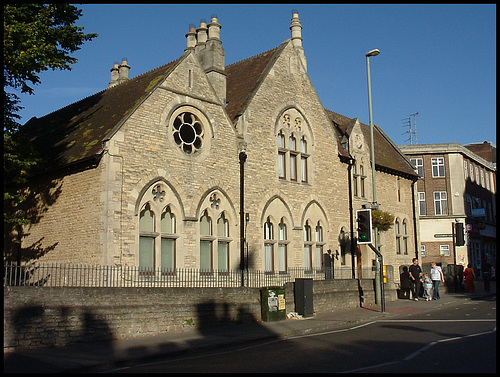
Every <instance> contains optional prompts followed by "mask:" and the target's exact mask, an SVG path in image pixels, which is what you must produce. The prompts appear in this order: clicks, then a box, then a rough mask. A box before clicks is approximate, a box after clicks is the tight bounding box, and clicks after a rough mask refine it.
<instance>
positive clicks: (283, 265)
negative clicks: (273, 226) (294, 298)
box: [278, 218, 288, 273]
mask: <svg viewBox="0 0 500 377" xmlns="http://www.w3.org/2000/svg"><path fill="white" fill-rule="evenodd" d="M287 246H288V238H287V229H286V224H285V221H284V219H283V218H282V219H281V221H280V223H279V225H278V263H279V265H278V270H279V272H280V273H286V272H287V268H288V255H287Z"/></svg>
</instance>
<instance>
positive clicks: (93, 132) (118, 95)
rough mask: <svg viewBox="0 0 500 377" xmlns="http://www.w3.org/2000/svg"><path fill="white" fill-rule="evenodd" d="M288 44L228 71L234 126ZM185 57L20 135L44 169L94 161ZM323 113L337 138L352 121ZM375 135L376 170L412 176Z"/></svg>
mask: <svg viewBox="0 0 500 377" xmlns="http://www.w3.org/2000/svg"><path fill="white" fill-rule="evenodd" d="M289 41H290V40H287V41H285V42H283V43H282V44H281V46H279V47H277V48H275V49H272V50H269V51H267V52H264V53H262V54H259V55H256V56H253V57H251V58H248V59H245V60H243V61H240V62H237V63H234V64H232V65H229V66H227V67H226V77H227V84H226V87H227V89H226V96H227V98H226V101H227V106H226V111H227V113H228V115H229V118H230V119H231V121H232V122H233V123H235V122H236V120H237V118H238V116H240V115H241V114H242V113H243V112H244V111H245V109H246V107H247V106H248V104H249V103H250V101H251V99H252V97H253V95H254V93H255V92H256V91H257V90H258V88H259V85H260V83H261V82H262V80H263V79H264V78H265V77H266V73H267V72H268V71H269V69H270V68H271V67H272V63H273V61H274V60H276V59H277V58H278V57H279V55H280V53H281V51H282V50H283V49H284V48H285V46H286V44H287V43H288V42H289ZM184 56H185V55H183V57H184ZM183 57H181V58H179V59H177V60H175V61H173V62H171V63H168V64H166V65H163V66H161V67H159V68H156V69H154V70H152V71H149V72H147V73H144V74H143V75H140V76H138V77H135V78H133V79H130V80H128V81H126V82H124V83H122V84H119V85H116V86H114V87H112V88H109V89H106V90H104V91H102V92H99V93H97V94H94V95H92V96H89V97H87V98H84V99H82V100H81V101H78V102H75V103H73V104H71V105H69V106H66V107H64V108H62V109H60V110H57V111H55V112H53V113H50V114H48V115H45V116H43V117H41V118H36V117H35V118H33V119H31V120H30V121H28V122H27V123H26V124H25V126H24V127H22V129H23V132H25V133H26V134H27V135H30V136H29V141H30V142H31V143H33V145H34V146H35V148H36V149H38V150H39V151H41V153H42V154H43V155H44V156H45V157H47V160H48V161H49V163H48V166H47V169H54V168H60V167H63V166H68V165H72V164H76V163H78V162H82V161H87V160H91V159H93V158H97V157H98V156H100V154H101V153H102V151H103V150H102V142H103V141H105V140H106V138H107V137H108V135H110V134H111V133H112V132H113V131H114V130H115V129H117V128H118V127H119V126H120V125H121V124H122V123H123V122H124V121H125V120H126V117H127V115H129V114H131V113H132V112H133V109H134V108H135V107H136V106H138V105H139V104H140V103H141V101H142V100H143V99H144V98H145V97H146V96H147V94H148V93H149V92H150V91H151V90H152V89H153V88H154V87H155V86H156V85H158V84H159V82H160V81H162V79H163V78H164V77H165V76H166V75H168V74H169V73H170V72H171V71H172V70H173V68H174V67H175V66H176V65H177V64H179V62H180V61H181V60H182V58H183ZM325 110H326V109H325ZM326 113H327V115H328V116H329V118H330V119H331V120H332V121H333V122H334V124H335V125H336V127H337V129H338V131H339V135H341V136H342V135H343V134H344V133H345V131H346V130H347V128H348V126H349V124H350V122H352V121H353V120H354V119H352V118H348V117H346V116H343V115H341V114H338V113H335V112H333V111H329V110H326ZM362 130H363V133H364V134H365V138H366V140H369V127H368V126H367V125H364V124H362ZM376 130H377V132H376V133H375V145H376V146H378V145H380V146H382V147H380V148H378V147H377V148H376V150H375V160H376V163H377V166H378V167H385V168H387V169H389V170H392V171H395V172H401V173H404V174H408V175H412V176H415V173H414V171H413V170H412V168H411V166H410V165H409V162H408V161H407V160H406V159H405V158H404V157H403V156H402V155H401V154H400V153H399V152H397V148H396V147H395V146H394V144H393V143H392V142H391V141H390V139H389V138H388V137H387V135H385V133H383V131H381V130H379V129H378V128H376ZM337 141H338V145H339V154H340V155H341V156H344V157H348V156H349V153H348V152H347V151H346V150H345V149H344V148H343V147H342V145H341V144H340V138H338V140H337Z"/></svg>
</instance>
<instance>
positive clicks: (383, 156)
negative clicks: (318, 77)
mask: <svg viewBox="0 0 500 377" xmlns="http://www.w3.org/2000/svg"><path fill="white" fill-rule="evenodd" d="M326 113H327V114H328V116H329V118H330V120H331V121H332V122H333V124H334V125H335V126H336V127H337V129H339V130H340V133H341V134H342V135H343V134H346V133H347V134H348V133H349V132H351V129H350V126H351V125H352V124H354V122H355V120H356V118H348V117H346V116H344V115H341V114H338V113H335V112H333V111H330V110H326ZM359 124H360V127H361V132H362V133H363V136H364V138H365V140H368V141H369V140H370V138H371V136H370V126H368V125H366V124H364V123H361V122H359ZM347 136H349V135H347ZM373 139H374V141H373V144H374V147H375V166H376V167H378V168H379V169H381V170H387V171H390V172H399V173H402V174H403V175H405V176H408V177H412V178H415V179H417V178H418V174H416V173H415V171H414V170H413V167H412V166H411V164H410V162H409V161H408V159H407V158H406V157H405V156H404V154H403V153H402V152H401V151H399V149H398V147H397V146H396V145H395V144H394V143H393V142H392V141H391V139H390V138H389V137H388V136H387V135H386V134H385V132H384V131H382V129H380V128H379V127H378V126H377V125H375V126H374V127H373ZM367 147H368V150H369V151H371V145H370V144H367ZM339 153H341V152H340V149H339Z"/></svg>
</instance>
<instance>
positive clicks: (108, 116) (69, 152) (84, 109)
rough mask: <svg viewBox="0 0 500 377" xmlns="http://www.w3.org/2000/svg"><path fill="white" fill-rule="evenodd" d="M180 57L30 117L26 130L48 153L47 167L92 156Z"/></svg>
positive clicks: (32, 140) (34, 142)
mask: <svg viewBox="0 0 500 377" xmlns="http://www.w3.org/2000/svg"><path fill="white" fill-rule="evenodd" d="M179 60H180V59H178V60H176V61H173V62H171V63H168V64H166V65H164V66H161V67H159V68H156V69H154V70H152V71H149V72H147V73H145V74H143V75H140V76H138V77H135V78H134V79H131V80H128V81H127V82H125V83H123V84H120V85H117V86H114V87H112V88H109V89H107V90H104V91H102V92H99V93H97V94H94V95H92V96H89V97H87V98H84V99H82V100H80V101H78V102H75V103H73V104H71V105H68V106H66V107H64V108H62V109H59V110H57V111H54V112H52V113H50V114H48V115H45V116H43V117H41V118H36V117H34V118H32V119H30V120H29V121H28V122H27V123H26V124H25V126H24V127H22V130H23V132H24V133H25V134H26V135H29V136H28V140H29V142H31V143H33V145H34V147H35V148H36V149H37V150H39V151H40V152H41V153H42V155H43V156H45V157H47V162H48V164H49V165H48V166H47V169H50V168H57V167H61V166H64V165H68V164H73V163H75V162H79V161H82V160H86V159H89V158H92V157H94V156H96V155H99V154H100V153H101V152H102V142H103V141H104V140H105V138H106V135H108V134H109V133H110V132H111V131H112V130H113V129H114V128H115V127H116V126H117V125H119V124H120V123H121V121H122V120H123V119H124V117H126V116H127V115H128V114H130V113H132V110H133V108H134V107H135V106H136V105H137V104H138V103H140V102H141V101H142V99H144V98H145V97H146V95H147V94H148V93H149V92H150V90H151V89H152V88H153V87H154V86H155V85H157V84H158V83H159V81H160V80H161V79H162V78H163V77H165V75H166V74H168V73H169V72H170V71H171V70H172V68H173V67H174V66H175V65H176V63H177V62H178V61H179Z"/></svg>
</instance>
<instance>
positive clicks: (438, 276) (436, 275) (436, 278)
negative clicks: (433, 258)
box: [431, 262, 444, 300]
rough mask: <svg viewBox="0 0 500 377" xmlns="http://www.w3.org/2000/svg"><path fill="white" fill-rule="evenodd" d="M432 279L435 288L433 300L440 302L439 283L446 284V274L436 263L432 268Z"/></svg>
mask: <svg viewBox="0 0 500 377" xmlns="http://www.w3.org/2000/svg"><path fill="white" fill-rule="evenodd" d="M431 279H432V285H433V286H434V292H433V293H432V299H433V300H439V299H440V298H441V297H440V296H439V283H441V282H443V283H444V274H443V270H442V269H441V267H440V266H438V265H437V264H436V262H433V263H432V268H431Z"/></svg>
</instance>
